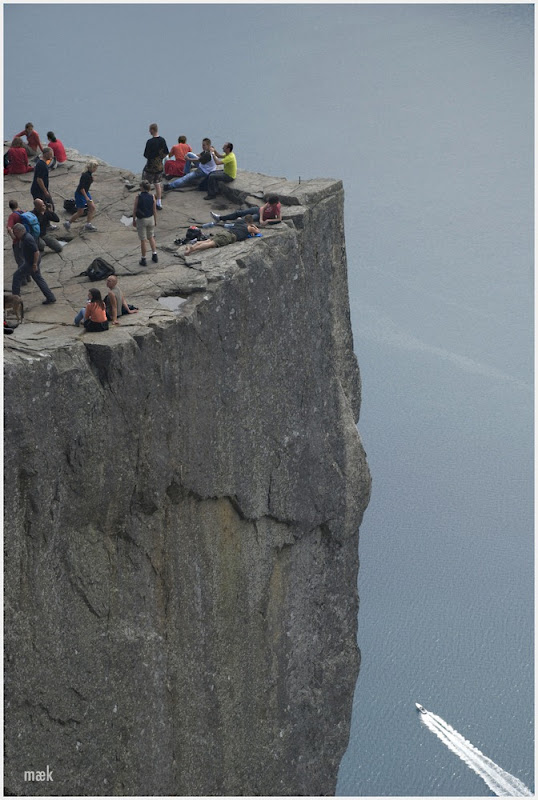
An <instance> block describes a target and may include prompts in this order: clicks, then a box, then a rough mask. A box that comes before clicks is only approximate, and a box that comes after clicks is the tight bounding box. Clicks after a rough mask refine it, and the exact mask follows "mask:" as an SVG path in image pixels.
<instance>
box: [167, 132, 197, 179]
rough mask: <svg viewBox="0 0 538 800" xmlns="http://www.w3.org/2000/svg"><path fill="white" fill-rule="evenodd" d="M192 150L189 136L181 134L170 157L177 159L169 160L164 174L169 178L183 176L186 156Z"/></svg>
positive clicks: (169, 154)
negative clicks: (188, 141) (188, 142)
mask: <svg viewBox="0 0 538 800" xmlns="http://www.w3.org/2000/svg"><path fill="white" fill-rule="evenodd" d="M190 152H191V146H190V144H187V137H186V136H180V137H179V138H178V140H177V144H175V145H174V146H173V147H172V149H171V150H170V152H169V153H168V158H169V159H171V158H175V161H170V160H169V161H167V162H166V163H165V165H164V174H165V175H166V177H167V178H181V176H182V175H184V174H185V156H186V155H187V153H190Z"/></svg>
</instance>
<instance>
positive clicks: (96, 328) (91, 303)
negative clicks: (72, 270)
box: [75, 289, 108, 333]
mask: <svg viewBox="0 0 538 800" xmlns="http://www.w3.org/2000/svg"><path fill="white" fill-rule="evenodd" d="M83 318H84V327H85V328H86V330H87V331H90V332H91V333H99V332H101V331H107V330H108V320H107V316H106V307H105V304H104V302H103V298H102V297H101V292H100V291H99V289H90V290H89V292H88V302H87V303H86V308H81V309H80V311H79V312H78V314H77V316H76V317H75V325H76V326H77V328H78V326H79V325H80V323H81V322H82V319H83Z"/></svg>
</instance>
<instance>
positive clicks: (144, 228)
mask: <svg viewBox="0 0 538 800" xmlns="http://www.w3.org/2000/svg"><path fill="white" fill-rule="evenodd" d="M150 188H151V184H150V182H149V181H145V180H144V181H141V183H140V189H141V190H142V191H141V192H140V194H137V196H136V197H135V201H134V208H133V227H134V228H136V230H137V231H138V238H139V239H140V251H141V253H142V258H141V259H140V261H139V262H138V263H139V264H140V266H141V267H146V266H147V262H146V246H147V243H148V241H149V244H150V247H151V260H152V261H153V262H155V263H156V262H157V261H158V260H159V258H158V256H157V245H156V243H155V226H156V225H157V210H156V209H157V204H156V200H155V197H154V196H153V195H152V194H150V191H149V190H150Z"/></svg>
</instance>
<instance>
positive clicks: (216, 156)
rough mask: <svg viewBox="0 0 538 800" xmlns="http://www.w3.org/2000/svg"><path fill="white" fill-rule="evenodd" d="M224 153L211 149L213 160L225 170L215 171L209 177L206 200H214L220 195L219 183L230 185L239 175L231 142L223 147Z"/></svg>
mask: <svg viewBox="0 0 538 800" xmlns="http://www.w3.org/2000/svg"><path fill="white" fill-rule="evenodd" d="M222 149H223V150H224V152H223V153H219V152H218V150H217V149H216V148H215V147H212V148H211V152H212V153H213V160H214V162H215V164H217V166H221V165H222V167H223V169H221V170H220V169H219V170H215V171H214V172H211V173H210V174H209V175H208V176H207V194H206V196H205V197H204V200H214V199H215V197H216V196H217V194H218V193H219V182H220V181H223V182H224V183H230V181H233V180H235V176H236V175H237V159H236V157H235V153H234V152H233V149H234V146H233V144H232V143H231V142H226V144H223V145H222Z"/></svg>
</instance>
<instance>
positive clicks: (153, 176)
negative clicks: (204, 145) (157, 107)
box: [142, 122, 168, 211]
mask: <svg viewBox="0 0 538 800" xmlns="http://www.w3.org/2000/svg"><path fill="white" fill-rule="evenodd" d="M149 132H150V133H151V138H150V139H148V140H147V142H146V148H145V150H144V158H145V159H147V161H146V166H145V167H144V170H143V172H142V179H143V180H145V181H149V182H150V183H152V184H153V185H154V186H155V196H156V199H157V204H156V207H157V209H158V210H159V211H162V202H161V198H162V179H163V159H164V158H165V157H166V156H167V155H168V145H167V144H166V141H165V140H164V139H163V137H162V136H159V126H158V125H157V123H156V122H152V123H151V125H150V126H149Z"/></svg>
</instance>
